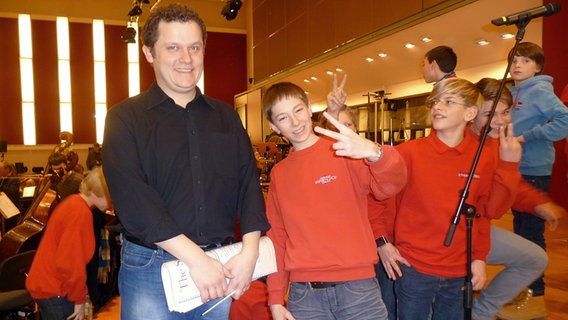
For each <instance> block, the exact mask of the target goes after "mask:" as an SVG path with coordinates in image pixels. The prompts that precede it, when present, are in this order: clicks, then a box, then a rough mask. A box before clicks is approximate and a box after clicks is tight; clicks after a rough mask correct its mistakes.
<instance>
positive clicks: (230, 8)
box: [221, 0, 243, 21]
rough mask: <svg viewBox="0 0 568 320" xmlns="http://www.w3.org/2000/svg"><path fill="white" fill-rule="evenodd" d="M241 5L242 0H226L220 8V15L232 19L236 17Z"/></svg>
mask: <svg viewBox="0 0 568 320" xmlns="http://www.w3.org/2000/svg"><path fill="white" fill-rule="evenodd" d="M242 5H243V2H242V1H241V0H227V3H225V6H224V7H223V9H222V10H221V15H223V16H224V17H225V19H227V20H229V21H230V20H233V19H235V18H236V17H237V14H238V13H239V9H240V8H241V6H242Z"/></svg>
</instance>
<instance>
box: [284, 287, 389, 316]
mask: <svg viewBox="0 0 568 320" xmlns="http://www.w3.org/2000/svg"><path fill="white" fill-rule="evenodd" d="M288 310H289V311H290V312H291V313H292V315H293V316H294V318H296V320H328V319H341V320H387V310H386V308H385V305H384V304H383V301H382V299H381V291H380V290H379V285H378V282H377V278H375V277H373V278H369V279H363V280H353V281H346V282H343V283H340V284H337V285H336V286H335V287H329V288H322V289H316V288H312V287H311V286H309V285H306V284H304V283H298V282H292V283H291V284H290V293H289V295H288Z"/></svg>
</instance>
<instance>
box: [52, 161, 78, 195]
mask: <svg viewBox="0 0 568 320" xmlns="http://www.w3.org/2000/svg"><path fill="white" fill-rule="evenodd" d="M47 162H48V164H49V167H50V168H51V171H52V173H53V176H52V179H51V181H52V188H53V189H54V190H55V191H57V193H58V194H59V197H61V200H63V199H65V198H66V197H67V196H69V195H71V194H75V193H79V185H80V184H81V181H82V180H83V175H82V174H80V173H78V172H75V171H74V170H72V168H71V167H72V166H70V163H69V161H68V157H67V156H66V155H64V154H63V153H60V152H54V153H52V154H51V155H50V156H49V158H48V160H47Z"/></svg>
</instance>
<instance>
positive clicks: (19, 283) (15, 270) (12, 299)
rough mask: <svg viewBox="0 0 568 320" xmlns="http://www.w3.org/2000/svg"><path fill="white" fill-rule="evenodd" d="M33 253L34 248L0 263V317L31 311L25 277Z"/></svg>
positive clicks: (31, 305)
mask: <svg viewBox="0 0 568 320" xmlns="http://www.w3.org/2000/svg"><path fill="white" fill-rule="evenodd" d="M34 255H35V250H30V251H26V252H23V253H19V254H16V255H14V256H12V257H10V258H7V259H5V260H4V261H2V262H1V263H0V319H3V317H4V316H8V315H11V314H14V313H17V312H18V311H22V312H24V313H26V315H27V314H29V313H33V311H34V309H35V306H34V300H33V299H32V297H31V296H30V294H29V292H28V290H26V277H27V273H28V272H29V271H30V268H31V266H32V261H33V259H34ZM26 318H27V317H26Z"/></svg>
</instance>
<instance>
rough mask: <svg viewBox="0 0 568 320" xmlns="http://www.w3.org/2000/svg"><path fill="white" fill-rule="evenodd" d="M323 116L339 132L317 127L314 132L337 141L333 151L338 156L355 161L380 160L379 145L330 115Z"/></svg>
mask: <svg viewBox="0 0 568 320" xmlns="http://www.w3.org/2000/svg"><path fill="white" fill-rule="evenodd" d="M323 116H324V117H325V118H326V119H327V120H328V121H329V122H330V123H331V124H333V125H334V126H335V127H336V128H337V130H339V132H335V131H331V130H327V129H324V128H321V127H315V128H314V131H315V132H317V133H319V134H321V135H324V136H328V137H330V138H332V139H334V140H337V142H336V143H334V144H333V150H335V154H336V155H338V156H342V157H349V158H353V159H363V158H365V159H367V160H368V161H370V162H373V161H376V160H378V159H379V157H380V154H379V152H378V151H377V145H376V144H375V143H374V142H373V141H371V140H367V139H365V138H362V137H361V136H359V135H358V134H357V133H355V132H353V130H351V129H349V128H347V127H346V126H344V125H343V124H341V123H340V122H339V121H337V119H335V118H333V117H332V116H331V115H330V114H329V113H327V112H324V113H323Z"/></svg>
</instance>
